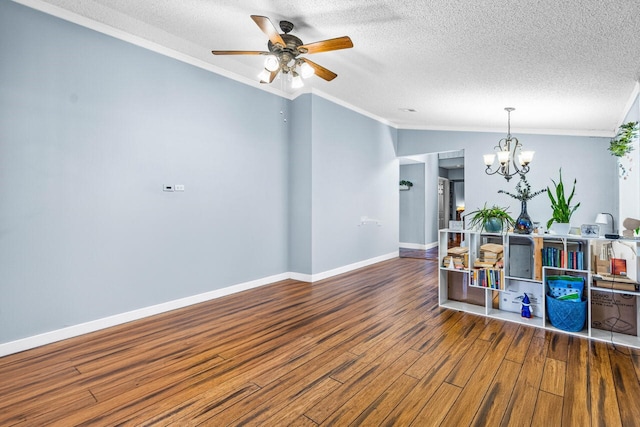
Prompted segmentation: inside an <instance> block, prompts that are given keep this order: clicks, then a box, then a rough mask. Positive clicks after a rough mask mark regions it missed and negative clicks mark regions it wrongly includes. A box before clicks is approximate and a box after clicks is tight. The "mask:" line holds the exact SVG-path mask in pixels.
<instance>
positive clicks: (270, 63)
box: [264, 55, 280, 71]
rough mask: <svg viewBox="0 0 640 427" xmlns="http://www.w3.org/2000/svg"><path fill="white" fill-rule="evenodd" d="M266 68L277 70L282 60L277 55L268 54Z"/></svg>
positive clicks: (265, 61) (265, 62)
mask: <svg viewBox="0 0 640 427" xmlns="http://www.w3.org/2000/svg"><path fill="white" fill-rule="evenodd" d="M264 68H266V69H267V70H268V71H276V70H277V69H278V68H280V61H278V58H276V56H275V55H267V58H266V59H265V60H264Z"/></svg>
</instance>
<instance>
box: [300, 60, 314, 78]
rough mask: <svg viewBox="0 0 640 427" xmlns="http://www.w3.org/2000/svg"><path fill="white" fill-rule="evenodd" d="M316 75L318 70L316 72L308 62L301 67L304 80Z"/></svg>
mask: <svg viewBox="0 0 640 427" xmlns="http://www.w3.org/2000/svg"><path fill="white" fill-rule="evenodd" d="M315 73H316V70H314V69H313V67H312V66H311V65H309V64H307V63H306V62H303V63H302V65H300V75H301V76H302V78H303V79H308V78H309V77H311V76H313V75H314V74H315Z"/></svg>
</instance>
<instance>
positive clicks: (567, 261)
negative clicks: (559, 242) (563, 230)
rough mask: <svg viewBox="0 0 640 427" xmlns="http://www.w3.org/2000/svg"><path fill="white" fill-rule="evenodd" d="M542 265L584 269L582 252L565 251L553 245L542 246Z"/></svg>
mask: <svg viewBox="0 0 640 427" xmlns="http://www.w3.org/2000/svg"><path fill="white" fill-rule="evenodd" d="M542 265H543V266H545V267H558V268H568V269H572V270H584V252H582V251H565V250H564V249H560V248H556V247H553V246H549V247H544V248H542Z"/></svg>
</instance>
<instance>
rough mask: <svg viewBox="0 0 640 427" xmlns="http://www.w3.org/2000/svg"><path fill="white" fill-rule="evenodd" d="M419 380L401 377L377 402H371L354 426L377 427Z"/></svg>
mask: <svg viewBox="0 0 640 427" xmlns="http://www.w3.org/2000/svg"><path fill="white" fill-rule="evenodd" d="M417 382H418V380H417V379H415V378H413V377H410V376H409V375H400V377H398V379H396V380H395V381H394V382H393V383H392V384H391V385H390V386H389V388H387V389H386V390H384V392H383V393H382V394H380V395H379V396H378V398H377V399H376V400H374V401H373V402H371V403H370V404H369V406H367V407H366V408H365V409H364V410H363V411H362V412H361V413H360V415H359V416H358V418H356V419H355V421H354V422H353V423H352V425H356V426H363V425H370V426H376V425H380V423H381V422H382V421H383V420H384V419H385V418H386V417H387V416H388V415H389V413H390V412H391V411H392V410H393V408H395V407H396V406H397V405H398V402H400V401H401V400H402V399H403V398H404V397H405V396H406V395H407V393H408V392H409V391H410V390H412V389H413V388H414V387H415V386H416V383H417Z"/></svg>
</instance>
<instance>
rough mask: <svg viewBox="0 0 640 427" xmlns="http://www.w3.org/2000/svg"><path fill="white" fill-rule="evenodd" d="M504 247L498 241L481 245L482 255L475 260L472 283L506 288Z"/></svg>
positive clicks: (492, 287)
mask: <svg viewBox="0 0 640 427" xmlns="http://www.w3.org/2000/svg"><path fill="white" fill-rule="evenodd" d="M503 253H504V247H503V246H502V245H498V244H496V243H486V244H484V245H482V246H480V254H479V255H480V256H479V257H478V259H476V260H475V261H474V262H473V267H474V270H473V272H472V274H471V285H472V286H480V287H483V288H491V289H504V270H503V269H502V267H503V266H504V261H503V259H502V258H503Z"/></svg>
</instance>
